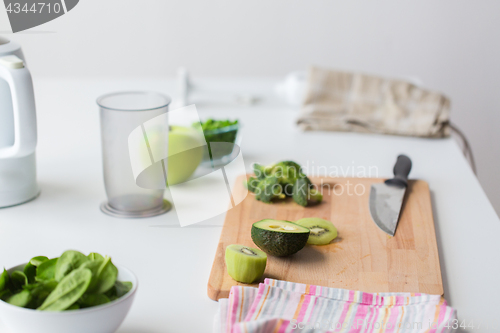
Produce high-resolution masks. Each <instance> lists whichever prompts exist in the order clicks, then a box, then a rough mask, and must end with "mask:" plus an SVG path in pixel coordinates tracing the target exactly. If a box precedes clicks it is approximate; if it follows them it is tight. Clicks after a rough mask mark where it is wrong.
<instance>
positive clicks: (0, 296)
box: [0, 289, 12, 301]
mask: <svg viewBox="0 0 500 333" xmlns="http://www.w3.org/2000/svg"><path fill="white" fill-rule="evenodd" d="M11 295H12V292H11V291H10V290H9V289H5V290H3V291H0V299H1V300H2V301H6V300H7V298H9V297H10V296H11Z"/></svg>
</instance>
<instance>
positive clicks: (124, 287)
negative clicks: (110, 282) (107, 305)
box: [115, 281, 132, 297]
mask: <svg viewBox="0 0 500 333" xmlns="http://www.w3.org/2000/svg"><path fill="white" fill-rule="evenodd" d="M115 290H116V296H117V297H122V296H123V295H125V294H126V293H128V292H129V291H130V290H132V282H128V281H126V282H121V281H116V282H115Z"/></svg>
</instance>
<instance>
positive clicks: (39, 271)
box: [35, 258, 59, 281]
mask: <svg viewBox="0 0 500 333" xmlns="http://www.w3.org/2000/svg"><path fill="white" fill-rule="evenodd" d="M58 261H59V259H58V258H54V259H50V260H47V261H45V262H43V263H41V264H40V266H38V267H37V268H36V277H35V280H36V281H49V280H52V279H54V278H55V274H56V265H57V262H58Z"/></svg>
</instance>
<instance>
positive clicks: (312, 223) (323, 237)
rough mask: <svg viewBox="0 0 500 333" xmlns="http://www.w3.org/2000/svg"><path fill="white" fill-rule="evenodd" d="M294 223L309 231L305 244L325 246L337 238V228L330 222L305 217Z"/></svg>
mask: <svg viewBox="0 0 500 333" xmlns="http://www.w3.org/2000/svg"><path fill="white" fill-rule="evenodd" d="M295 223H297V224H298V225H301V226H303V227H306V228H307V229H309V230H310V231H311V232H310V233H309V238H308V239H307V244H311V245H326V244H329V243H330V242H331V241H332V240H334V239H335V238H336V237H337V228H335V226H334V225H333V223H332V222H330V221H327V220H323V219H320V218H316V217H307V218H303V219H300V220H298V221H296V222H295Z"/></svg>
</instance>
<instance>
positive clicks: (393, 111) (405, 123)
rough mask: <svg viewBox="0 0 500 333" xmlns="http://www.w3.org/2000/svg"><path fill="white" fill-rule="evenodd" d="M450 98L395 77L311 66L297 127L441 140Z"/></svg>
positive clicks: (445, 130) (447, 128) (447, 125)
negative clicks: (389, 77)
mask: <svg viewBox="0 0 500 333" xmlns="http://www.w3.org/2000/svg"><path fill="white" fill-rule="evenodd" d="M449 115H450V100H449V99H448V98H447V97H446V96H444V95H442V94H440V93H438V92H433V91H428V90H425V89H422V88H420V87H418V86H416V85H414V84H411V83H409V82H405V81H401V80H393V79H387V78H382V77H377V76H371V75H364V74H358V73H347V72H340V71H334V70H327V69H321V68H317V67H311V68H310V69H309V73H308V84H307V88H306V94H305V99H304V102H303V106H302V112H301V115H300V117H299V119H298V125H299V126H300V127H301V128H302V129H303V130H327V131H355V132H370V133H381V134H393V135H406V136H418V137H429V138H443V137H448V136H449V135H450V123H449Z"/></svg>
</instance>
